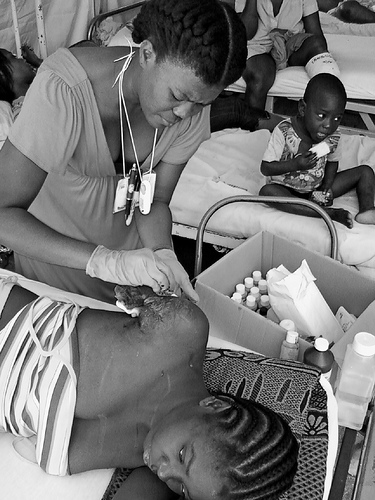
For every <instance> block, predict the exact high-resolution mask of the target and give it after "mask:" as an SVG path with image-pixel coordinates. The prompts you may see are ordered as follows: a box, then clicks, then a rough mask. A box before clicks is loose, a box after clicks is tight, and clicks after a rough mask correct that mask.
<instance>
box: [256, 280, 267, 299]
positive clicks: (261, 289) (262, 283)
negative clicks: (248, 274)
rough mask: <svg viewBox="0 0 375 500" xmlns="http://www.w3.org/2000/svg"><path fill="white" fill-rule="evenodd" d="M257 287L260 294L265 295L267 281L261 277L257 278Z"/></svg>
mask: <svg viewBox="0 0 375 500" xmlns="http://www.w3.org/2000/svg"><path fill="white" fill-rule="evenodd" d="M258 288H259V292H260V294H261V295H266V294H267V292H268V285H267V281H266V280H263V279H261V280H259V283H258Z"/></svg>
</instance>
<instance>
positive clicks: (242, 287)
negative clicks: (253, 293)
mask: <svg viewBox="0 0 375 500" xmlns="http://www.w3.org/2000/svg"><path fill="white" fill-rule="evenodd" d="M236 292H237V293H240V294H241V296H242V300H243V301H245V299H246V295H247V293H246V290H245V285H244V284H243V283H238V284H237V285H236Z"/></svg>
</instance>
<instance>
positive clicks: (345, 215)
mask: <svg viewBox="0 0 375 500" xmlns="http://www.w3.org/2000/svg"><path fill="white" fill-rule="evenodd" d="M259 194H260V196H284V197H289V198H293V197H295V198H298V196H295V194H293V193H292V191H290V190H289V189H288V188H287V187H285V186H282V185H281V184H272V183H271V184H266V185H265V186H263V187H262V188H261V189H260V191H259ZM269 205H270V206H274V208H277V209H278V210H281V211H282V212H287V213H290V214H295V215H304V216H305V217H319V214H318V213H317V212H315V210H313V209H311V208H309V207H306V206H303V205H291V204H286V205H283V204H282V203H277V204H272V203H269ZM322 208H323V209H324V210H325V211H326V212H327V214H328V215H329V216H330V217H331V219H332V220H334V221H336V222H340V224H343V225H344V226H346V227H348V228H349V229H351V228H352V227H353V217H352V215H351V213H350V212H348V211H347V210H344V209H343V208H331V207H322Z"/></svg>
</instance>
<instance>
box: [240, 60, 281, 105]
mask: <svg viewBox="0 0 375 500" xmlns="http://www.w3.org/2000/svg"><path fill="white" fill-rule="evenodd" d="M242 76H243V79H244V80H245V82H246V92H245V100H246V102H247V104H248V105H249V106H251V107H252V108H255V109H264V108H265V107H266V99H267V93H268V91H269V89H270V88H271V87H272V85H273V82H274V81H275V76H276V64H275V61H274V60H273V59H272V57H271V56H270V55H269V54H260V55H257V56H252V57H250V58H249V59H248V60H247V61H246V69H245V71H244V72H243V75H242Z"/></svg>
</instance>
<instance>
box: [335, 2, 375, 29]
mask: <svg viewBox="0 0 375 500" xmlns="http://www.w3.org/2000/svg"><path fill="white" fill-rule="evenodd" d="M332 15H333V16H334V17H337V19H340V20H341V21H344V22H345V23H356V24H368V23H375V12H374V11H372V10H370V9H368V8H367V7H366V6H365V5H361V4H360V3H359V2H356V1H355V0H348V1H347V2H342V3H341V4H340V5H339V6H338V7H337V9H335V11H334V12H332Z"/></svg>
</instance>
